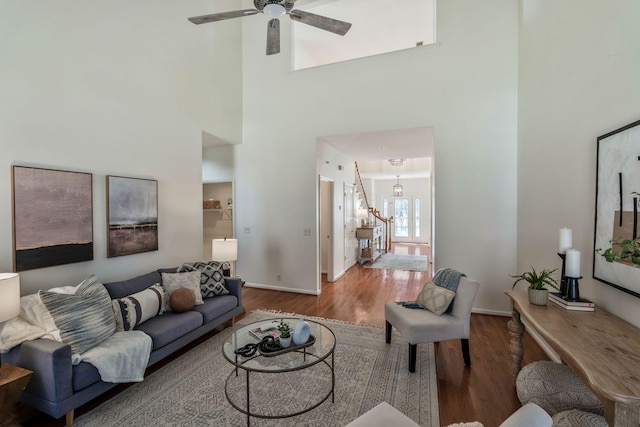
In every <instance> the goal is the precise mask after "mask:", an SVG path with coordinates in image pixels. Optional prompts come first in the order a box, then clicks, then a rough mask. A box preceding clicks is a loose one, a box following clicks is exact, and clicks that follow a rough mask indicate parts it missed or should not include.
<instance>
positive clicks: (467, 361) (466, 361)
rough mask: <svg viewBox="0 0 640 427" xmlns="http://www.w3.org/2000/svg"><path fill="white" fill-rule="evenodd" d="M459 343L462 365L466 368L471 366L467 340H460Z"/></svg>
mask: <svg viewBox="0 0 640 427" xmlns="http://www.w3.org/2000/svg"><path fill="white" fill-rule="evenodd" d="M460 343H461V344H462V357H463V359H464V364H465V365H467V366H471V356H470V354H469V340H468V339H461V340H460Z"/></svg>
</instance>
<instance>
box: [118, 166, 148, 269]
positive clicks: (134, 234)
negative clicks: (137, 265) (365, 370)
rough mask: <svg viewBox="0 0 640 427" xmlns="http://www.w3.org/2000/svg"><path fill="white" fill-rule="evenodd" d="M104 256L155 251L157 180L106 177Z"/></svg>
mask: <svg viewBox="0 0 640 427" xmlns="http://www.w3.org/2000/svg"><path fill="white" fill-rule="evenodd" d="M107 224H108V228H107V257H109V258H112V257H118V256H123V255H132V254H137V253H142V252H150V251H157V250H158V181H156V180H152V179H141V178H126V177H121V176H112V175H107Z"/></svg>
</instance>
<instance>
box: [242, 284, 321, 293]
mask: <svg viewBox="0 0 640 427" xmlns="http://www.w3.org/2000/svg"><path fill="white" fill-rule="evenodd" d="M244 286H245V287H247V288H257V289H269V290H272V291H282V292H293V293H296V294H307V295H320V292H316V291H312V290H308V289H297V288H285V287H282V286H272V285H263V284H262V283H249V282H246V283H245V284H244Z"/></svg>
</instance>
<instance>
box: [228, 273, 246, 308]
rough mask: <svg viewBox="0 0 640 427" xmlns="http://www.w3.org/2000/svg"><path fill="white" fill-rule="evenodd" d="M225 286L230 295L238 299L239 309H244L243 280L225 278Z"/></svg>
mask: <svg viewBox="0 0 640 427" xmlns="http://www.w3.org/2000/svg"><path fill="white" fill-rule="evenodd" d="M224 285H225V286H226V288H227V289H229V293H230V294H231V295H234V296H235V297H236V298H238V307H242V279H240V278H239V277H225V278H224Z"/></svg>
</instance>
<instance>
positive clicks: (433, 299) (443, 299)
mask: <svg viewBox="0 0 640 427" xmlns="http://www.w3.org/2000/svg"><path fill="white" fill-rule="evenodd" d="M455 296H456V293H455V292H453V291H450V290H449V289H445V288H443V287H440V286H437V285H435V284H434V283H433V282H427V283H425V284H424V287H423V288H422V291H420V294H419V295H418V298H417V299H416V302H417V303H418V304H420V305H421V306H422V307H424V308H426V309H427V310H429V311H431V312H432V313H433V314H436V315H438V316H440V315H441V314H442V313H444V312H445V311H446V310H447V308H448V307H449V304H451V301H452V300H453V297H455Z"/></svg>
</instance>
